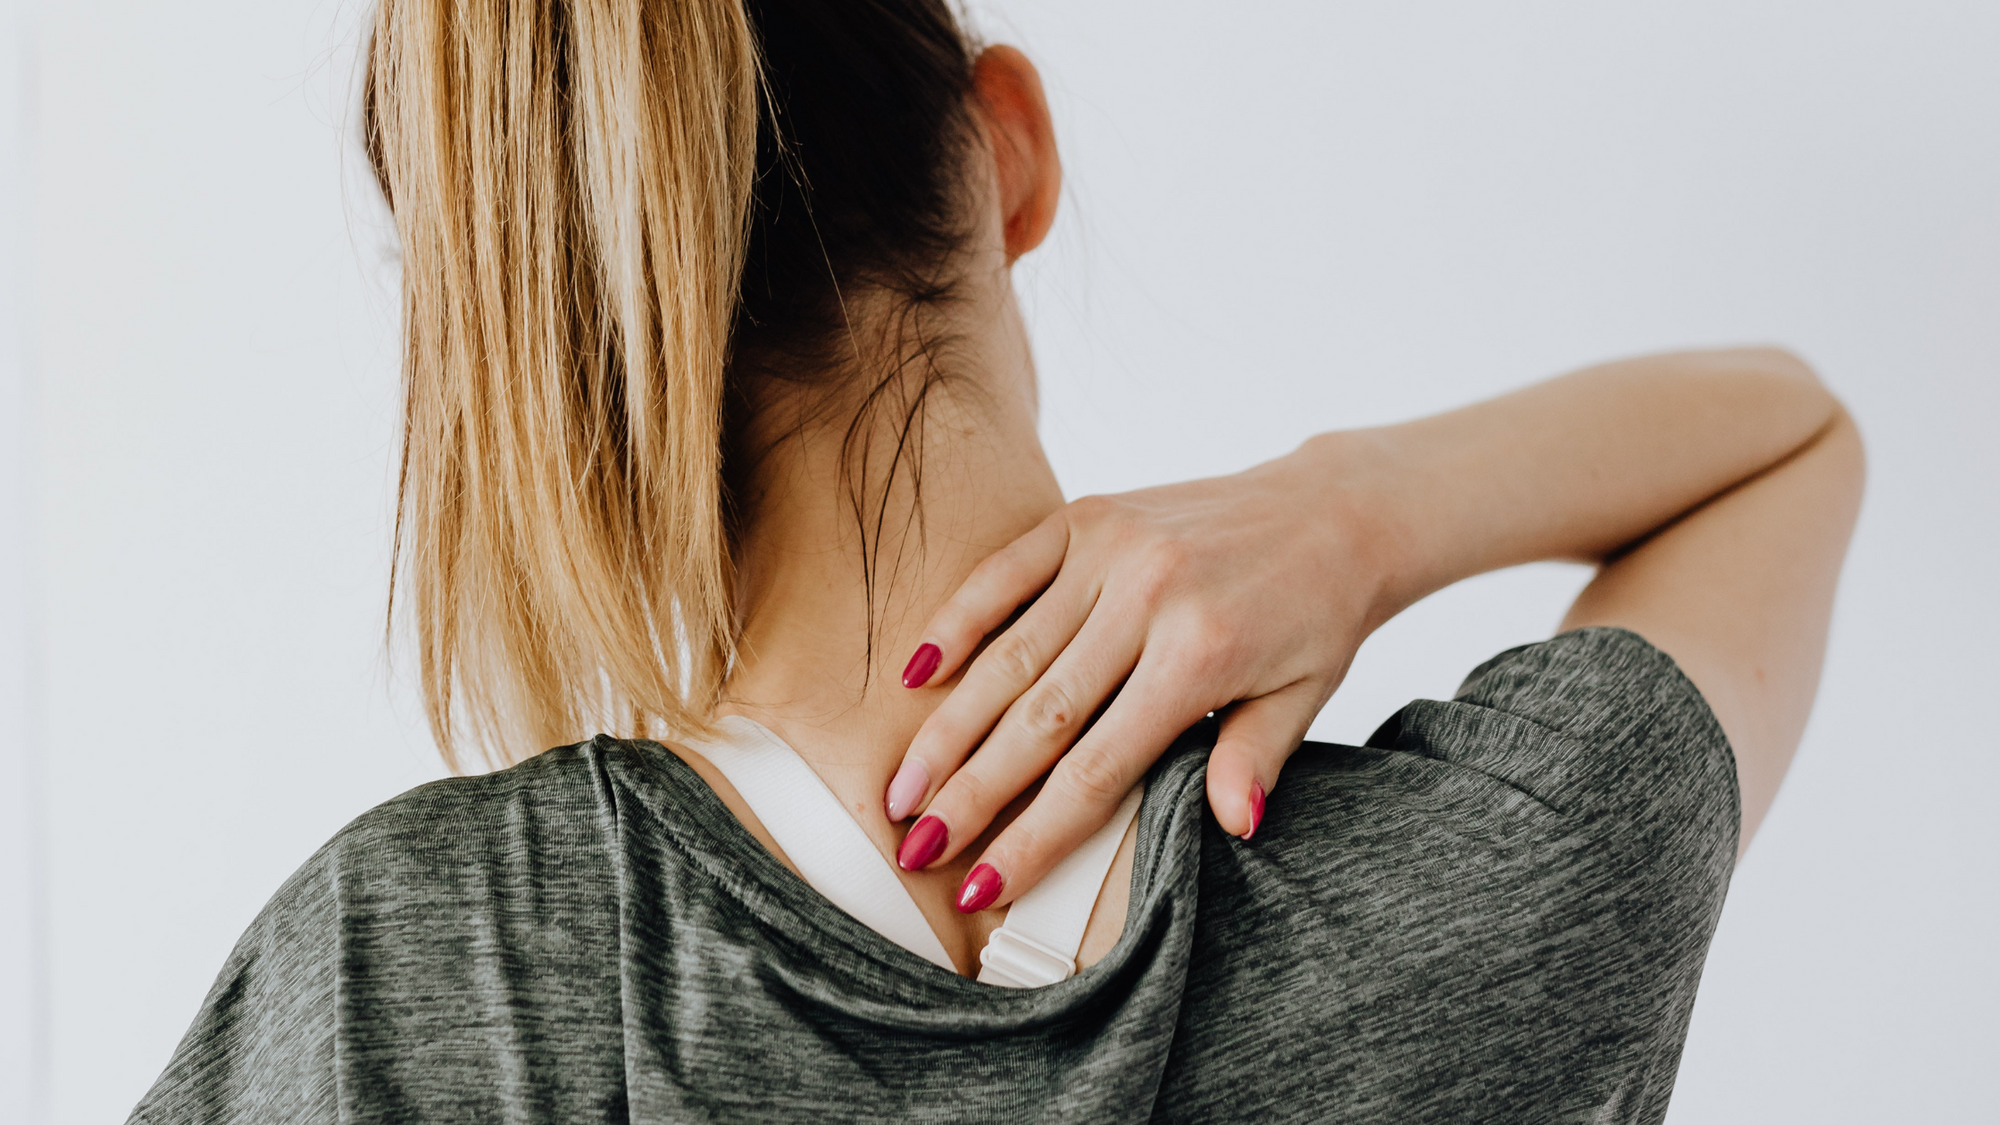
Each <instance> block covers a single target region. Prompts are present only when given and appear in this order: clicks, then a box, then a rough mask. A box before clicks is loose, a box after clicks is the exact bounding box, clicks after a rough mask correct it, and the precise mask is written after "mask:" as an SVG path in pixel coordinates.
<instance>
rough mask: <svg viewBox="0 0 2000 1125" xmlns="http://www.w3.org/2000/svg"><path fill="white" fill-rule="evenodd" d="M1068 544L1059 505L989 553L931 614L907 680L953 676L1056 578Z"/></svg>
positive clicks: (917, 682)
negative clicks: (1026, 531)
mask: <svg viewBox="0 0 2000 1125" xmlns="http://www.w3.org/2000/svg"><path fill="white" fill-rule="evenodd" d="M1068 550H1069V521H1068V519H1067V518H1066V517H1065V515H1064V513H1063V512H1061V511H1058V512H1056V513H1055V514H1054V515H1052V516H1050V517H1049V518H1047V519H1045V520H1043V521H1042V522H1041V523H1039V524H1037V525H1036V526H1035V529H1034V530H1033V531H1030V532H1028V533H1027V534H1026V535H1023V536H1021V537H1020V538H1019V539H1016V540H1014V541H1013V542H1012V543H1009V544H1008V545H1007V546H1005V547H1003V548H1001V549H1000V550H999V551H998V552H996V553H994V554H992V555H989V556H987V558H986V559H985V560H984V561H982V562H981V563H980V564H979V565H978V566H976V567H974V568H973V570H972V573H971V574H968V575H966V577H965V581H964V582H963V583H961V584H960V585H959V587H958V589H957V590H956V591H954V592H953V593H952V595H951V597H950V599H948V600H947V601H946V602H945V603H944V605H943V606H941V607H940V608H939V609H938V611H937V612H936V613H934V614H932V615H931V619H930V621H929V623H928V624H926V625H925V627H924V639H923V643H921V644H919V645H918V646H917V651H916V652H915V653H913V654H911V656H910V662H909V663H908V664H907V665H905V666H904V667H903V686H904V687H906V688H920V687H923V686H924V685H925V684H928V683H934V682H935V683H943V682H944V681H945V680H947V679H950V678H951V675H952V673H954V672H956V671H958V669H959V666H960V665H961V664H963V663H964V662H965V658H966V657H968V656H970V655H971V654H972V652H973V651H974V650H975V649H977V648H978V647H979V642H980V641H982V640H984V639H985V637H986V635H987V634H988V633H991V632H992V631H993V630H995V629H998V628H999V627H1000V624H1001V622H1003V621H1005V620H1007V618H1008V616H1009V615H1011V614H1012V613H1013V612H1014V611H1015V610H1017V609H1019V608H1020V607H1021V606H1022V604H1023V603H1025V602H1027V601H1028V600H1029V599H1031V598H1033V597H1034V596H1035V595H1036V594H1038V593H1040V592H1041V591H1042V590H1043V589H1045V588H1046V587H1047V586H1048V585H1049V584H1050V583H1052V582H1054V581H1055V578H1056V574H1057V573H1058V572H1059V571H1060V570H1061V569H1062V561H1063V555H1064V553H1065V552H1066V551H1068Z"/></svg>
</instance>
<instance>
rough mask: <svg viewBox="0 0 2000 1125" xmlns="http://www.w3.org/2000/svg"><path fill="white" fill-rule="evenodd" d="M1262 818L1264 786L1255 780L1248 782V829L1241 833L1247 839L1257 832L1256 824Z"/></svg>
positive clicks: (1260, 821)
mask: <svg viewBox="0 0 2000 1125" xmlns="http://www.w3.org/2000/svg"><path fill="white" fill-rule="evenodd" d="M1263 820H1264V787H1263V786H1262V785H1260V784H1258V783H1257V782H1254V781H1253V782H1251V783H1250V831H1248V832H1245V833H1244V834H1243V838H1244V839H1245V840H1248V839H1249V838H1250V837H1252V836H1255V835H1256V834H1257V825H1258V824H1260V823H1262V822H1263Z"/></svg>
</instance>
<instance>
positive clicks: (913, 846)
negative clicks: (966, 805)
mask: <svg viewBox="0 0 2000 1125" xmlns="http://www.w3.org/2000/svg"><path fill="white" fill-rule="evenodd" d="M944 840H945V828H944V821H942V820H939V819H938V818H937V817H934V816H927V817H925V818H923V819H922V820H920V821H918V822H917V826H916V827H915V828H912V829H910V834H909V835H908V836H905V837H903V846H902V847H900V848H897V849H896V866H898V867H900V868H902V869H903V870H905V871H922V870H923V869H924V868H926V867H929V866H930V863H931V861H932V860H934V859H936V858H937V857H939V856H941V855H943V854H944Z"/></svg>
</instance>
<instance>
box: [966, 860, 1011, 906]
mask: <svg viewBox="0 0 2000 1125" xmlns="http://www.w3.org/2000/svg"><path fill="white" fill-rule="evenodd" d="M1000 886H1001V884H1000V873H999V872H998V871H995V870H993V865H992V864H990V863H982V864H980V865H979V866H978V867H975V868H973V869H972V874H970V875H967V876H966V877H965V885H964V886H962V887H960V888H958V912H959V913H960V914H977V913H978V912H980V911H981V910H984V909H986V908H987V907H989V906H991V905H993V900H994V899H996V898H999V897H1000Z"/></svg>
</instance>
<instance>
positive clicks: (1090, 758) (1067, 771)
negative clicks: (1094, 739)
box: [1056, 750, 1130, 808]
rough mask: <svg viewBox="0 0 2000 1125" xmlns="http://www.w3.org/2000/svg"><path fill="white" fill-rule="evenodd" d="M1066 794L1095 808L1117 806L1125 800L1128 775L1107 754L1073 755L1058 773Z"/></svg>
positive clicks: (1093, 752) (1101, 751)
mask: <svg viewBox="0 0 2000 1125" xmlns="http://www.w3.org/2000/svg"><path fill="white" fill-rule="evenodd" d="M1056 775H1057V776H1059V777H1060V778H1061V779H1062V786H1063V792H1064V793H1065V794H1067V795H1068V796H1070V797H1071V798H1073V799H1075V800H1076V801H1077V802H1079V803H1081V804H1084V805H1086V806H1090V807H1093V808H1097V807H1103V806H1106V805H1113V804H1116V803H1117V802H1119V801H1120V800H1122V799H1124V796H1125V790H1126V789H1128V788H1130V787H1129V786H1128V785H1127V784H1126V783H1125V771H1123V770H1121V769H1119V768H1118V763H1117V762H1116V761H1115V760H1113V759H1112V757H1111V755H1110V754H1109V753H1108V752H1106V751H1104V750H1080V751H1072V752H1071V753H1070V754H1068V755H1067V756H1065V757H1064V758H1063V760H1062V765H1061V766H1060V768H1058V769H1057V770H1056Z"/></svg>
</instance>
